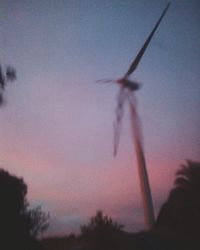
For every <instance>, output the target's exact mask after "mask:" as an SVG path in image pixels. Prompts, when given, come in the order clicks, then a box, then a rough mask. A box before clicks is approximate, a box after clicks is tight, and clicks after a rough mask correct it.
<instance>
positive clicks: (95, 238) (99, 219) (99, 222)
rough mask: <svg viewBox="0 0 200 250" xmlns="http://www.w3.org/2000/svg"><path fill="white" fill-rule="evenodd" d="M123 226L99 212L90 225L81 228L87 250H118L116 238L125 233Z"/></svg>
mask: <svg viewBox="0 0 200 250" xmlns="http://www.w3.org/2000/svg"><path fill="white" fill-rule="evenodd" d="M122 229H123V226H122V225H120V224H118V223H117V222H115V221H113V220H112V219H111V218H110V217H108V216H106V215H103V212H101V211H98V212H97V213H96V215H95V216H94V217H92V218H91V219H90V222H89V224H88V225H85V226H81V237H82V239H83V242H84V245H85V249H99V250H100V249H116V238H117V237H119V235H121V234H122V233H123V231H122Z"/></svg>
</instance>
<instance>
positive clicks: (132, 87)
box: [116, 78, 141, 91]
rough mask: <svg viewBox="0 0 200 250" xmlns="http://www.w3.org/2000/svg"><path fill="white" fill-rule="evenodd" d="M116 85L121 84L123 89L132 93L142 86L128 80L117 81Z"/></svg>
mask: <svg viewBox="0 0 200 250" xmlns="http://www.w3.org/2000/svg"><path fill="white" fill-rule="evenodd" d="M116 83H118V84H120V85H121V86H122V87H124V88H127V89H129V90H130V91H135V90H138V89H139V88H140V87H141V84H140V83H139V82H136V81H131V80H129V79H127V78H120V79H118V80H116Z"/></svg>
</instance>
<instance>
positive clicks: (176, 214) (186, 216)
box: [156, 161, 200, 239]
mask: <svg viewBox="0 0 200 250" xmlns="http://www.w3.org/2000/svg"><path fill="white" fill-rule="evenodd" d="M199 194H200V163H199V162H194V161H187V164H185V165H182V166H181V168H180V169H179V170H178V171H177V173H176V180H175V182H174V188H173V189H172V190H171V192H170V194H169V197H168V199H167V201H166V202H165V203H164V205H163V206H162V208H161V210H160V212H159V215H158V218H157V221H156V227H157V228H165V229H168V232H174V233H176V235H178V234H179V235H180V237H182V238H184V237H185V238H191V239H192V238H196V239H197V238H198V237H200V231H199V225H200V195H199Z"/></svg>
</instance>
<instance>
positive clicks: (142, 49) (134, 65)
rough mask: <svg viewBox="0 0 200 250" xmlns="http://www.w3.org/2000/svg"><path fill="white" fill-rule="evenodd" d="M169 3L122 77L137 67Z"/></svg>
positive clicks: (125, 76)
mask: <svg viewBox="0 0 200 250" xmlns="http://www.w3.org/2000/svg"><path fill="white" fill-rule="evenodd" d="M169 6H170V3H168V4H167V6H166V7H165V9H164V11H163V13H162V15H161V16H160V18H159V19H158V21H157V23H156V24H155V26H154V28H153V30H152V31H151V33H150V34H149V36H148V37H147V39H146V41H145V43H144V45H143V46H142V48H141V49H140V51H139V53H138V54H137V56H136V57H135V59H134V61H133V62H132V64H131V66H130V67H129V69H128V71H127V72H126V74H125V75H124V78H127V77H128V76H129V75H130V74H131V73H133V71H134V70H135V69H136V68H137V66H138V64H139V62H140V60H141V58H142V56H143V54H144V52H145V50H146V48H147V47H148V45H149V43H150V41H151V39H152V37H153V35H154V33H155V32H156V30H157V28H158V26H159V24H160V23H161V21H162V19H163V17H164V16H165V14H166V12H167V10H168V9H169Z"/></svg>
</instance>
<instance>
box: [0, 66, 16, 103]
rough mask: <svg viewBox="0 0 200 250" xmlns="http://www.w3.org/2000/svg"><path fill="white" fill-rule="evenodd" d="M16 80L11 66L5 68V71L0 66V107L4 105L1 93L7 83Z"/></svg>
mask: <svg viewBox="0 0 200 250" xmlns="http://www.w3.org/2000/svg"><path fill="white" fill-rule="evenodd" d="M14 80H16V71H15V69H14V68H13V67H12V66H7V67H6V69H5V71H4V70H3V69H2V67H1V65H0V106H2V105H3V104H4V98H3V91H4V90H5V87H6V84H7V82H13V81H14Z"/></svg>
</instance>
